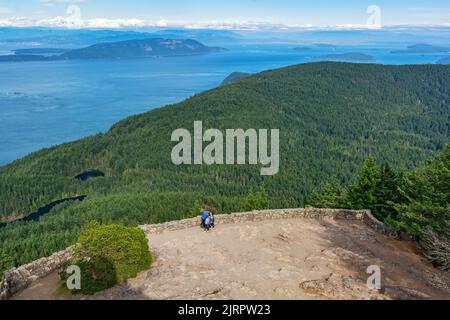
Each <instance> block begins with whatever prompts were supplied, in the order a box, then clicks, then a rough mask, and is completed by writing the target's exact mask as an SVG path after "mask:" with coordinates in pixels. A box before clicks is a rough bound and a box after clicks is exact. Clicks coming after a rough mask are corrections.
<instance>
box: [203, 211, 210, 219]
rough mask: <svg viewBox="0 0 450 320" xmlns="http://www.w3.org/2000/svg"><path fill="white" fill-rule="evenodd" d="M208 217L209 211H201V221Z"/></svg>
mask: <svg viewBox="0 0 450 320" xmlns="http://www.w3.org/2000/svg"><path fill="white" fill-rule="evenodd" d="M208 217H209V212H208V211H206V210H205V211H203V213H202V220H203V221H205V220H206V218H208Z"/></svg>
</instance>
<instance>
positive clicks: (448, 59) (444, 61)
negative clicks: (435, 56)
mask: <svg viewBox="0 0 450 320" xmlns="http://www.w3.org/2000/svg"><path fill="white" fill-rule="evenodd" d="M436 63H438V64H450V56H447V57H443V58H441V59H439V60H438V61H437V62H436Z"/></svg>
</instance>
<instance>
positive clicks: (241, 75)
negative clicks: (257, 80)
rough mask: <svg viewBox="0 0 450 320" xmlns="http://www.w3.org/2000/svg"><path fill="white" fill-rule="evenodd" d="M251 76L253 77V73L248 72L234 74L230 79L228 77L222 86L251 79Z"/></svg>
mask: <svg viewBox="0 0 450 320" xmlns="http://www.w3.org/2000/svg"><path fill="white" fill-rule="evenodd" d="M251 75H252V74H251V73H246V72H233V73H231V74H230V75H229V76H228V77H226V78H225V80H223V82H222V85H223V86H224V85H227V84H231V83H234V82H236V81H239V80H241V79H244V78H247V77H250V76H251Z"/></svg>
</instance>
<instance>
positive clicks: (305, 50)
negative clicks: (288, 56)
mask: <svg viewBox="0 0 450 320" xmlns="http://www.w3.org/2000/svg"><path fill="white" fill-rule="evenodd" d="M311 50H312V48H310V47H296V48H294V51H297V52H309V51H311Z"/></svg>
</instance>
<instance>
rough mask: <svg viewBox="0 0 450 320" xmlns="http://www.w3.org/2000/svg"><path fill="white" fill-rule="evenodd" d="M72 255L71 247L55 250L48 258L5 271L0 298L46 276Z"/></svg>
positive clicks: (10, 294)
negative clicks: (59, 250)
mask: <svg viewBox="0 0 450 320" xmlns="http://www.w3.org/2000/svg"><path fill="white" fill-rule="evenodd" d="M72 256H73V252H72V248H71V247H70V248H67V249H66V250H64V251H61V252H57V253H55V254H53V255H51V256H50V257H48V258H41V259H39V260H36V261H33V262H31V263H29V264H26V265H23V266H21V267H18V268H14V269H11V270H8V271H5V272H4V274H3V280H2V282H1V283H0V300H4V299H8V298H9V297H11V296H12V295H14V294H15V293H17V292H20V291H21V290H23V289H25V288H27V287H28V286H29V285H31V284H32V283H33V282H35V281H36V280H38V279H41V278H43V277H45V276H48V275H49V274H50V273H52V272H53V271H55V270H57V269H58V268H59V267H61V266H62V265H63V263H65V262H67V261H69V260H70V259H71V258H72Z"/></svg>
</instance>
